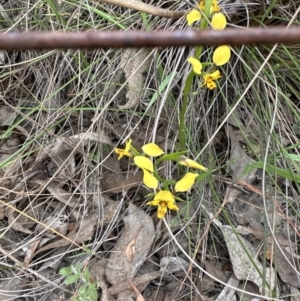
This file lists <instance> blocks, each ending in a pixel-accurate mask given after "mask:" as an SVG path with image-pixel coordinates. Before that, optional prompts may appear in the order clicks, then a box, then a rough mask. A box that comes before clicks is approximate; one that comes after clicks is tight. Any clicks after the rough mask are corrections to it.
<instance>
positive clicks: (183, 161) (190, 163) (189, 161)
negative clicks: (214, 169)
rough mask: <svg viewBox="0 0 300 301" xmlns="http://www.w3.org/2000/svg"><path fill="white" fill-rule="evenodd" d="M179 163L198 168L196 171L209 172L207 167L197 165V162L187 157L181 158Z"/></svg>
mask: <svg viewBox="0 0 300 301" xmlns="http://www.w3.org/2000/svg"><path fill="white" fill-rule="evenodd" d="M178 163H179V164H180V165H183V166H187V167H191V168H196V169H200V170H203V171H208V169H207V168H206V167H204V166H202V165H201V164H199V163H197V162H196V161H194V160H192V159H189V158H187V157H185V156H180V157H179V161H178Z"/></svg>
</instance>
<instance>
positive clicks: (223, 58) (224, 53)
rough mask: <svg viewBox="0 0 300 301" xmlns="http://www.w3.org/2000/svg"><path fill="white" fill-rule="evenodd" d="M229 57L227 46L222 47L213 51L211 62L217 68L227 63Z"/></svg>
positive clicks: (229, 52)
mask: <svg viewBox="0 0 300 301" xmlns="http://www.w3.org/2000/svg"><path fill="white" fill-rule="evenodd" d="M230 57H231V50H230V47H229V46H227V45H222V46H219V47H217V48H216V49H215V51H214V54H213V62H214V63H215V64H216V65H217V66H222V65H225V64H226V63H228V61H229V60H230Z"/></svg>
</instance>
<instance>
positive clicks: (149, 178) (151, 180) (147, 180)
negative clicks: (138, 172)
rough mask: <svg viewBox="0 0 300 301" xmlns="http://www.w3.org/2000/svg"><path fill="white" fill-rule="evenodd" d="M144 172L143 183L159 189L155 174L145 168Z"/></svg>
mask: <svg viewBox="0 0 300 301" xmlns="http://www.w3.org/2000/svg"><path fill="white" fill-rule="evenodd" d="M143 172H144V176H143V183H144V184H145V185H146V186H147V187H149V188H151V189H157V187H158V180H157V179H156V178H155V176H154V175H153V174H152V173H151V172H149V171H148V170H147V169H143Z"/></svg>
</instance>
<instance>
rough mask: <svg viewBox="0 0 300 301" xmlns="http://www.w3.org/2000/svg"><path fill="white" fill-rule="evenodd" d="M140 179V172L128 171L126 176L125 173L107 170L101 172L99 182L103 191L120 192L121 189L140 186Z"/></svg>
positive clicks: (141, 177)
mask: <svg viewBox="0 0 300 301" xmlns="http://www.w3.org/2000/svg"><path fill="white" fill-rule="evenodd" d="M142 180H143V173H142V172H137V173H136V174H133V173H128V176H126V174H125V173H124V174H123V173H115V172H110V171H107V172H105V173H104V174H103V179H102V180H101V184H102V186H103V190H105V192H108V193H120V192H122V191H123V190H129V189H130V188H133V187H138V186H140V185H141V182H142Z"/></svg>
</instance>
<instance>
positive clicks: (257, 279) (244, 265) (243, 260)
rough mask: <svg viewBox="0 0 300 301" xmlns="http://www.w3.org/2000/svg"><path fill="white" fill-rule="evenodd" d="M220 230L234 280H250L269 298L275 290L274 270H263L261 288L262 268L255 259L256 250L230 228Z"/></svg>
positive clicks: (224, 227) (225, 227) (223, 227)
mask: <svg viewBox="0 0 300 301" xmlns="http://www.w3.org/2000/svg"><path fill="white" fill-rule="evenodd" d="M221 229H222V232H223V234H224V239H225V241H226V246H227V249H228V252H229V255H230V259H231V263H232V268H233V272H234V275H235V276H236V278H237V279H239V280H247V281H248V280H250V281H252V282H254V283H255V284H256V285H257V286H258V289H259V292H260V293H261V294H262V292H263V291H264V292H265V295H266V296H270V295H271V294H272V290H273V289H274V288H275V276H276V273H275V270H274V269H273V268H272V267H271V268H266V269H265V270H266V272H265V281H266V285H265V287H264V288H263V287H262V284H263V281H262V277H261V275H262V273H263V266H262V264H261V263H260V261H259V260H258V258H257V250H255V248H254V246H253V245H252V244H251V243H250V242H249V241H248V240H246V239H245V238H243V237H242V236H240V235H239V234H236V233H235V232H234V231H233V230H232V228H231V227H230V226H222V227H221ZM247 253H248V254H249V256H250V257H251V259H250V258H249V256H248V254H247ZM257 269H258V271H257ZM268 285H269V286H268Z"/></svg>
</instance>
